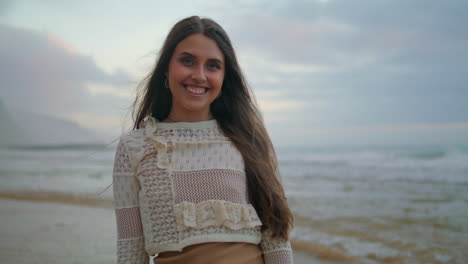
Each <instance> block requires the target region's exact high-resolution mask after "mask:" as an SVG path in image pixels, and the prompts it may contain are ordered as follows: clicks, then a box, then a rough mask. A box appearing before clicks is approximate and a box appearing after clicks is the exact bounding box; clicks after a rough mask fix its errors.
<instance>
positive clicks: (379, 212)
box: [0, 144, 468, 263]
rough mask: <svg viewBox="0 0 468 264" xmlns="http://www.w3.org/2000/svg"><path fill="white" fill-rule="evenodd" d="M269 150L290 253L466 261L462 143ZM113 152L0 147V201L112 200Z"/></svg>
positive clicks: (467, 167)
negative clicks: (282, 198) (285, 207)
mask: <svg viewBox="0 0 468 264" xmlns="http://www.w3.org/2000/svg"><path fill="white" fill-rule="evenodd" d="M276 150H277V154H278V161H279V167H280V172H281V177H282V182H283V185H284V187H285V190H286V194H287V197H288V202H289V205H290V207H291V209H292V211H293V213H294V216H295V227H294V229H293V231H292V234H291V237H292V242H293V246H294V247H295V248H296V249H298V250H301V251H305V252H308V253H309V254H312V255H314V256H317V257H319V258H321V259H323V260H325V261H328V260H329V261H344V262H346V261H348V262H355V263H468V250H467V249H468V145H453V146H432V145H431V146H429V145H414V146H310V147H278V148H277V149H276ZM114 152H115V144H114V145H109V146H106V145H93V144H89V145H86V144H69V145H43V146H21V147H3V148H0V197H4V198H5V197H12V196H14V197H17V198H18V197H19V198H20V199H29V198H30V199H32V200H37V199H39V200H40V199H45V200H48V201H53V200H54V199H55V200H56V201H57V202H72V203H74V202H78V203H80V202H79V201H82V202H83V201H85V202H84V203H85V204H86V201H88V203H90V204H91V203H94V204H95V205H96V204H98V203H96V202H90V201H104V203H103V204H104V206H109V204H111V201H112V187H110V188H108V187H109V186H110V184H111V183H112V166H113V159H114ZM28 197H29V198H28ZM106 201H107V202H108V203H107V204H106V203H105V202H106Z"/></svg>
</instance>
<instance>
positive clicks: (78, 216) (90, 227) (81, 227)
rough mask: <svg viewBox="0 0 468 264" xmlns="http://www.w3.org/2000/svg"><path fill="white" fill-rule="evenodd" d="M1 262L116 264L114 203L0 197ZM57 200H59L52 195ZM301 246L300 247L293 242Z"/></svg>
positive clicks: (307, 259)
mask: <svg viewBox="0 0 468 264" xmlns="http://www.w3.org/2000/svg"><path fill="white" fill-rule="evenodd" d="M0 198H1V199H0V219H1V223H2V224H1V227H0V259H1V260H2V263H28V264H31V263H41V264H42V263H50V264H54V263H57V264H58V263H60V264H61V263H77V264H78V263H96V264H97V263H115V262H116V257H115V254H116V253H115V252H116V251H115V241H116V226H115V216H114V211H113V210H112V205H111V204H108V203H106V202H104V203H103V204H101V202H100V201H98V203H99V204H100V207H96V206H90V204H93V203H92V199H90V200H89V201H88V202H89V203H86V202H85V205H82V204H80V203H81V202H80V201H78V200H74V199H73V198H72V197H62V198H63V199H65V200H67V201H68V203H67V204H64V203H61V202H60V203H59V202H53V201H54V200H50V198H47V199H46V198H45V197H44V198H43V199H37V201H31V200H29V199H30V197H29V198H27V197H22V198H21V197H20V196H17V197H14V195H13V197H11V196H10V197H7V196H6V195H2V196H1V197H0ZM55 198H57V197H55ZM293 246H294V247H299V249H300V247H301V246H300V243H293ZM294 260H295V263H296V264H305V263H311V264H315V263H317V264H327V263H345V262H328V261H321V260H319V259H317V258H315V257H313V256H310V255H307V254H306V253H303V252H301V251H299V250H295V251H294Z"/></svg>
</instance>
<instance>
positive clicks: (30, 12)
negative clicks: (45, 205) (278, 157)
mask: <svg viewBox="0 0 468 264" xmlns="http://www.w3.org/2000/svg"><path fill="white" fill-rule="evenodd" d="M195 2H196V3H195ZM466 10H468V1H461V0H460V1H457V0H453V1H452V0H448V1H423V0H411V1H408V0H393V1H383V0H367V1H361V0H355V1H349V0H342V1H338V0H328V1H323V0H322V1H319V0H309V1H286V0H284V1H271V0H270V1H111V0H107V1H104V0H101V1H93V0H89V1H86V0H84V1H59V0H47V1H21V0H17V1H8V0H7V1H5V0H0V38H1V41H0V87H1V88H0V89H1V90H0V100H2V101H3V102H4V103H5V104H6V105H7V106H8V107H9V108H14V109H19V110H22V111H31V112H37V113H44V114H49V115H54V116H59V117H62V118H66V119H69V120H74V121H76V122H78V123H79V124H80V125H81V126H83V127H85V128H89V129H93V130H96V131H99V132H101V133H109V134H110V135H117V134H119V133H120V131H121V128H122V120H125V119H126V120H127V121H128V120H130V118H131V117H130V113H129V112H128V107H129V106H130V104H131V103H132V101H133V97H134V95H135V89H136V86H137V84H138V82H139V81H140V80H141V79H142V77H143V76H144V75H145V74H147V73H148V72H149V71H150V70H151V67H152V66H153V64H154V61H155V59H156V55H157V53H158V51H159V49H160V47H161V45H162V42H163V40H164V38H165V36H166V34H167V33H168V31H169V30H170V28H171V26H172V25H173V24H174V23H176V22H177V21H178V20H180V19H182V18H184V17H187V16H190V15H200V16H203V17H210V18H213V19H214V20H216V21H217V22H218V23H220V24H221V25H222V26H223V27H224V28H225V29H226V31H227V32H228V34H229V35H230V37H231V40H232V42H233V44H234V46H235V48H236V52H237V55H238V57H239V60H240V64H241V67H242V69H243V71H244V72H245V74H246V76H247V78H248V81H249V83H250V85H251V88H252V90H253V92H254V94H255V96H256V98H257V100H258V102H259V105H260V106H261V109H262V112H263V113H264V117H265V122H266V124H267V127H268V129H269V131H270V133H271V135H272V138H273V140H274V142H275V143H276V144H277V145H287V144H307V145H314V144H328V143H333V144H355V143H356V144H362V143H372V144H374V143H378V144H396V143H401V144H406V143H457V142H458V143H460V142H461V143H463V142H465V143H468V60H467V58H468V30H466V26H467V25H468V16H466Z"/></svg>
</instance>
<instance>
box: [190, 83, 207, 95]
mask: <svg viewBox="0 0 468 264" xmlns="http://www.w3.org/2000/svg"><path fill="white" fill-rule="evenodd" d="M184 88H185V89H186V90H187V91H188V93H189V94H190V95H192V96H202V95H204V94H206V93H207V92H208V90H209V88H207V87H204V86H200V85H195V84H184Z"/></svg>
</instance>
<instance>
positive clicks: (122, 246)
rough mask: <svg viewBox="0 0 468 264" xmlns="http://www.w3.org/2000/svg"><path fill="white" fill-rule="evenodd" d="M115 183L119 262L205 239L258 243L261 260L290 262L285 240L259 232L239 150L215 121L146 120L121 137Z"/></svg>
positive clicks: (144, 260) (143, 258)
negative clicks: (136, 128) (262, 257)
mask: <svg viewBox="0 0 468 264" xmlns="http://www.w3.org/2000/svg"><path fill="white" fill-rule="evenodd" d="M113 189H114V199H115V205H116V210H115V212H116V222H117V233H118V234H117V235H118V240H117V259H118V263H148V262H149V255H154V254H157V253H160V252H165V251H177V250H179V251H180V250H182V249H183V248H184V247H186V246H189V245H193V244H198V243H205V242H246V243H253V244H259V245H260V248H261V250H262V251H263V254H264V260H265V263H266V264H273V263H275V264H276V263H282V264H283V263H284V264H289V263H293V260H292V252H291V246H290V243H289V241H282V240H275V239H272V238H271V237H270V236H269V235H268V232H263V233H262V232H261V231H260V230H261V222H260V219H259V217H258V215H257V213H256V211H255V209H254V207H253V206H252V205H251V204H250V203H249V201H248V197H247V182H246V175H245V172H244V161H243V159H242V155H241V154H240V152H239V151H238V150H237V149H236V148H235V146H234V145H233V144H232V142H230V140H229V139H228V138H226V137H225V136H224V135H223V134H222V133H221V131H220V129H219V128H218V126H217V123H216V121H215V120H211V121H204V122H196V123H183V122H181V123H158V122H157V121H156V120H155V119H153V118H149V119H147V120H146V121H145V122H144V124H143V126H142V128H140V129H138V130H134V131H131V132H129V133H128V134H126V135H124V136H122V137H121V138H120V141H119V144H118V147H117V151H116V155H115V161H114V173H113ZM156 260H157V259H156Z"/></svg>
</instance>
